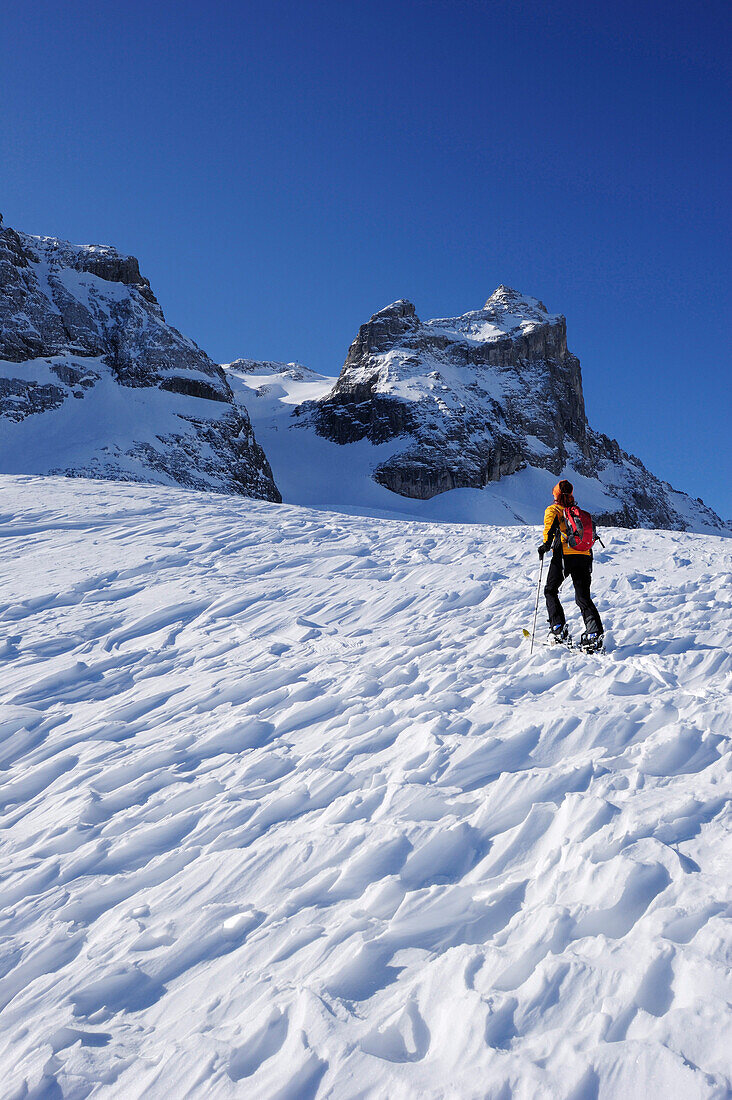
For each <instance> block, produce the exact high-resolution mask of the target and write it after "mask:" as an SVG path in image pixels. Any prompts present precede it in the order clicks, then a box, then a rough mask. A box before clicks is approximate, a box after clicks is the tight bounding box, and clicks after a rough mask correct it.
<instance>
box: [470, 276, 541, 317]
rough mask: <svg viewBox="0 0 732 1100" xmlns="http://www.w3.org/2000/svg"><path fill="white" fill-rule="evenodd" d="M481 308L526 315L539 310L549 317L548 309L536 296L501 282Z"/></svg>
mask: <svg viewBox="0 0 732 1100" xmlns="http://www.w3.org/2000/svg"><path fill="white" fill-rule="evenodd" d="M483 309H492V310H507V311H510V312H512V313H526V314H527V315H531V314H534V313H537V312H539V313H544V314H546V317H547V318H548V317H549V311H548V310H547V308H546V306H545V305H544V303H543V302H540V301H539V299H538V298H532V297H530V296H529V295H527V294H522V293H521V291H519V290H514V289H513V287H510V286H505V285H504V284H503V283H501V285H500V286H499V287H497V288H496V289H495V290H494V291H493V293H492V294H491V296H490V298H489V299H488V301H487V302H486V303H485V305H484V306H483Z"/></svg>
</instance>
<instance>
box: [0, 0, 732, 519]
mask: <svg viewBox="0 0 732 1100" xmlns="http://www.w3.org/2000/svg"><path fill="white" fill-rule="evenodd" d="M731 11H732V6H731V5H730V4H729V3H728V2H724V3H722V2H716V0H712V2H707V3H705V2H703V0H702V2H701V3H695V4H690V3H688V0H684V2H683V3H681V2H678V0H664V2H658V0H633V2H620V3H613V2H609V3H607V4H596V3H590V2H587V0H577V2H566V0H557V2H555V3H546V0H542V2H533V0H532V2H528V3H521V2H516V0H514V2H506V3H490V2H487V0H486V2H483V3H473V2H460V0H455V2H444V3H443V2H429V0H427V2H423V3H405V2H399V0H395V2H392V3H382V2H373V3H370V2H368V0H363V2H361V3H352V2H349V0H340V2H335V0H333V2H331V0H325V2H318V0H302V2H300V3H293V2H290V0H273V2H272V0H270V2H261V3H246V2H244V3H234V2H230V3H223V2H220V0H213V2H208V3H204V2H203V0H201V2H198V3H195V4H193V3H189V2H187V0H175V2H173V0H162V2H160V0H158V2H157V3H154V4H152V3H150V2H149V0H146V2H145V3H142V2H140V0H125V2H118V0H104V2H103V3H99V0H94V2H91V0H86V2H74V0H70V2H59V0H54V2H53V3H50V2H48V0H34V3H33V4H13V5H6V6H5V7H4V9H3V17H2V38H3V62H2V67H1V68H0V91H1V92H2V99H1V101H0V102H1V103H2V119H3V122H2V133H3V138H2V157H1V159H0V210H1V211H2V213H3V214H4V216H5V220H6V223H8V224H11V225H15V226H17V227H18V228H21V229H25V230H26V231H28V232H31V233H46V234H49V235H54V236H60V237H65V238H67V239H70V240H72V241H75V242H77V243H90V242H100V243H112V244H115V245H116V246H118V247H119V248H121V249H123V250H125V251H128V252H132V253H134V254H135V255H137V256H138V257H139V259H140V263H141V268H142V270H143V272H144V273H145V274H146V275H147V276H148V277H149V278H150V280H151V282H152V285H153V289H154V290H155V292H156V294H157V296H158V298H159V300H160V302H161V304H162V306H163V308H164V310H165V313H166V316H167V318H168V320H169V321H171V322H172V323H173V324H175V325H176V326H177V327H178V328H180V329H182V330H183V331H184V332H185V333H186V334H188V335H190V336H192V337H193V338H194V339H195V340H196V341H197V342H198V343H199V344H200V345H201V346H202V347H204V348H205V349H206V350H207V351H208V352H209V354H210V355H212V356H213V357H214V358H215V359H217V360H219V361H226V360H229V359H232V358H235V357H237V356H252V357H256V358H271V359H286V360H289V359H299V360H300V361H301V362H303V363H305V364H307V365H309V366H311V367H313V368H315V369H316V370H320V371H323V372H324V373H327V374H337V373H338V371H339V369H340V366H341V364H342V362H343V359H344V358H345V354H346V351H347V349H348V345H349V344H350V342H351V340H352V339H353V337H354V335H355V333H356V330H357V328H358V326H359V324H361V323H362V322H363V321H365V320H367V319H368V317H369V316H370V315H371V314H372V313H373V312H375V311H376V310H377V309H380V308H381V307H382V306H384V305H385V304H387V303H388V302H390V301H393V300H394V299H395V298H400V297H405V298H410V299H411V300H412V301H413V302H414V303H415V305H416V307H417V312H418V313H419V314H420V316H422V317H425V318H426V317H435V316H447V315H452V314H456V313H462V312H465V311H466V310H468V309H473V308H476V307H479V306H480V305H482V304H483V302H484V301H485V299H486V298H487V297H488V295H489V294H490V293H491V292H492V291H493V290H494V289H495V287H496V286H497V285H498V284H499V283H507V284H509V285H512V286H514V287H517V288H518V289H519V290H522V291H524V292H525V293H529V294H534V295H536V296H537V297H539V298H542V299H543V300H544V302H545V303H546V304H547V306H548V307H549V308H550V309H551V310H554V311H557V312H562V313H565V314H566V316H567V324H568V335H569V345H570V347H571V348H572V350H573V351H574V352H575V353H576V354H578V355H579V357H580V359H581V361H582V366H583V374H584V382H585V396H586V401H587V408H588V414H589V417H590V422H591V423H592V424H593V426H594V427H596V428H598V429H600V430H602V431H605V432H607V433H608V434H610V435H614V436H616V437H617V438H618V440H619V441H620V443H621V445H622V446H623V447H624V448H625V449H626V450H630V451H632V452H634V453H636V454H638V455H639V456H640V457H641V458H642V459H643V460H644V462H646V464H647V465H648V466H649V468H650V469H652V470H653V472H654V473H657V474H659V475H660V476H662V477H665V478H667V479H669V480H670V481H672V482H673V483H674V484H675V485H676V486H677V487H679V488H683V489H685V490H687V491H688V492H691V493H692V494H693V495H694V496H697V495H700V496H702V497H704V499H705V500H706V501H707V502H708V503H709V504H711V505H712V506H713V507H715V508H717V510H718V511H721V512H722V514H723V515H725V516H730V515H732V490H731V489H730V472H731V470H730V467H731V465H732V463H731V461H730V459H731V454H732V453H731V450H730V435H731V434H732V417H731V415H730V413H731V411H732V410H731V408H730V397H729V392H730V381H729V378H730V319H731V318H730V278H729V276H730V265H729V254H730V243H731V241H730V238H731V236H732V234H731V233H730V203H729V182H730V162H731V159H732V158H731V157H730V132H731V130H732V118H730V113H731V112H730V104H731V103H732V95H731V89H730V81H729V67H728V66H729V61H728V59H729V56H730V45H731V35H730V12H731Z"/></svg>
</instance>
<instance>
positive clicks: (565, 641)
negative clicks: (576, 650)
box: [547, 623, 572, 649]
mask: <svg viewBox="0 0 732 1100" xmlns="http://www.w3.org/2000/svg"><path fill="white" fill-rule="evenodd" d="M547 645H564V646H566V647H567V649H571V648H572V635H571V634H570V633H569V627H568V626H567V624H566V623H557V625H556V626H553V627H552V628H551V630H550V631H549V637H548V639H547Z"/></svg>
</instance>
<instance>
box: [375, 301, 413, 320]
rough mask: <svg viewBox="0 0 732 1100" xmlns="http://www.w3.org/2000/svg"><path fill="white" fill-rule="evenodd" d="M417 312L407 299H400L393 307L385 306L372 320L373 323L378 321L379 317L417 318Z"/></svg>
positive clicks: (393, 303)
mask: <svg viewBox="0 0 732 1100" xmlns="http://www.w3.org/2000/svg"><path fill="white" fill-rule="evenodd" d="M416 316H417V311H416V309H415V308H414V305H413V304H412V302H410V301H408V300H407V299H406V298H399V299H398V300H397V301H396V302H392V303H391V305H388V306H384V308H383V309H380V310H379V311H378V313H375V314H374V315H373V317H372V318H371V320H372V321H376V320H377V318H379V317H416Z"/></svg>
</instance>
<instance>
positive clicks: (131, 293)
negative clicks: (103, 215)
mask: <svg viewBox="0 0 732 1100" xmlns="http://www.w3.org/2000/svg"><path fill="white" fill-rule="evenodd" d="M0 471H3V472H6V473H13V472H18V473H20V472H23V473H65V474H71V475H74V476H80V475H81V476H83V475H86V476H92V477H94V476H96V477H105V478H122V479H124V480H132V481H157V482H162V483H164V484H165V483H167V484H176V483H178V484H182V485H187V486H189V487H192V488H198V489H210V490H214V491H218V492H227V493H242V494H246V495H250V496H255V497H260V498H264V499H267V500H278V499H279V493H278V490H277V488H276V486H275V484H274V482H273V480H272V474H271V470H270V469H269V465H268V463H267V460H266V458H265V456H264V453H263V452H262V450H261V448H260V447H259V446H258V444H257V442H256V440H255V439H254V435H253V433H252V428H251V423H250V421H249V417H248V415H247V412H246V409H245V408H244V407H243V406H241V404H240V403H239V404H238V405H236V406H235V404H234V402H233V399H232V393H231V390H230V388H229V385H228V383H227V381H226V377H225V375H224V373H223V371H222V370H221V368H220V367H219V366H218V365H217V364H215V363H214V362H213V361H212V360H211V359H210V358H209V357H208V356H207V355H206V354H205V352H203V351H201V349H200V348H199V347H197V346H196V344H194V343H193V341H192V340H189V339H188V338H187V337H185V336H183V335H182V334H181V333H180V332H178V331H177V330H176V329H174V328H172V326H170V325H168V324H166V322H165V318H164V316H163V312H162V310H161V308H160V306H159V305H158V302H157V300H156V298H155V296H154V294H153V292H152V290H151V289H150V284H149V282H148V280H147V279H145V278H144V277H143V276H142V275H141V274H140V269H139V265H138V262H137V260H136V259H135V257H134V256H124V255H122V254H120V253H119V252H117V250H116V249H114V248H111V247H106V246H98V245H89V246H77V245H71V244H69V243H68V242H67V241H60V240H57V239H56V238H53V237H32V236H29V235H28V234H25V233H19V232H16V231H15V230H13V229H11V228H9V227H7V226H4V225H3V223H2V218H0Z"/></svg>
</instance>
